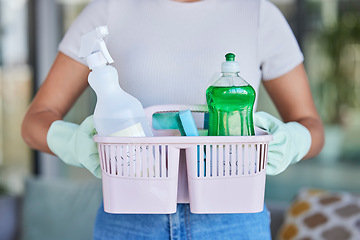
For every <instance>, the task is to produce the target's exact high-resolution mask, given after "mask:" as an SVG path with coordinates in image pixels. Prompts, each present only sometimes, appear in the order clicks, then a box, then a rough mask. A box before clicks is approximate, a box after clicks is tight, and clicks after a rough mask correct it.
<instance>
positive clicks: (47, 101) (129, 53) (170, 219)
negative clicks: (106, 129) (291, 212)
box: [22, 0, 324, 239]
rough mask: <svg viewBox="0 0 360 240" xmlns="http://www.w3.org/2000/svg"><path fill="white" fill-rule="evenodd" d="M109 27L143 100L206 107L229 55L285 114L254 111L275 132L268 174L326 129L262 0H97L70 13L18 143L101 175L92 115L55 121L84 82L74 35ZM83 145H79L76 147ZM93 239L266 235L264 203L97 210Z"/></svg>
mask: <svg viewBox="0 0 360 240" xmlns="http://www.w3.org/2000/svg"><path fill="white" fill-rule="evenodd" d="M101 25H107V26H108V28H109V33H110V35H109V36H108V37H107V39H105V41H106V44H107V46H108V49H109V52H110V53H111V55H112V57H113V58H114V60H115V63H114V64H113V66H114V67H115V68H116V69H117V70H118V72H119V81H120V85H121V86H122V88H123V89H124V90H125V91H127V92H128V93H130V94H131V95H133V96H135V97H136V98H137V99H139V100H140V101H141V102H142V104H143V105H144V107H147V106H150V105H155V104H204V103H205V90H206V88H207V86H208V83H209V79H211V77H212V76H213V74H214V72H216V71H218V69H219V63H220V62H222V61H223V56H224V54H225V53H227V52H234V53H235V54H236V55H237V56H238V61H239V62H240V66H241V68H242V72H241V76H242V77H243V78H244V79H246V81H248V82H249V83H250V84H251V85H252V86H253V87H254V88H255V89H256V91H257V90H258V88H259V84H260V80H261V79H262V80H263V84H264V86H265V88H266V90H267V92H268V93H269V95H270V97H271V98H272V100H273V101H274V103H275V105H276V107H277V109H278V111H279V113H280V115H281V117H282V120H283V122H282V121H280V120H278V119H276V118H274V117H273V116H270V115H269V114H266V113H256V114H255V124H256V125H257V126H258V127H261V128H264V129H266V130H267V131H269V132H270V133H271V134H273V136H274V141H273V142H272V143H271V144H270V146H269V157H268V166H267V174H271V175H275V174H278V173H280V172H282V171H284V170H285V169H286V168H287V167H288V166H289V165H290V164H293V163H296V162H298V161H300V160H301V159H306V158H311V157H314V156H316V155H317V154H318V153H319V152H320V150H321V148H322V145H323V141H324V140H323V138H324V136H323V135H324V133H323V126H322V122H321V120H320V118H319V116H318V113H317V111H316V108H315V106H314V103H313V99H312V96H311V92H310V88H309V83H308V79H307V76H306V73H305V70H304V67H303V64H302V62H303V55H302V53H301V51H300V49H299V46H298V44H297V42H296V39H295V37H294V35H293V33H292V32H291V29H290V27H289V26H288V24H287V22H286V20H285V18H284V17H283V15H282V14H281V13H280V11H279V10H278V9H277V8H276V7H275V6H274V5H273V4H271V3H270V2H268V1H267V0H137V1H134V0H122V1H116V0H97V1H94V2H92V3H90V4H89V5H88V6H87V7H86V8H85V10H84V11H83V12H82V13H81V14H80V16H79V17H78V18H77V19H76V21H75V22H74V23H73V25H72V26H71V27H70V29H69V30H68V32H67V33H66V35H65V37H64V39H63V40H62V42H61V43H60V46H59V54H58V56H57V58H56V60H55V62H54V64H53V66H52V68H51V70H50V72H49V74H48V76H47V78H46V80H45V82H44V83H43V85H42V86H41V88H40V89H39V91H38V93H37V94H36V96H35V98H34V100H33V102H32V104H31V106H30V108H29V110H28V112H27V114H26V116H25V119H24V122H23V128H22V133H23V137H24V139H25V141H26V142H27V143H28V144H29V145H30V146H31V147H33V148H35V149H38V150H40V151H44V152H48V153H53V154H56V155H58V156H59V157H60V158H61V159H62V160H64V161H65V162H66V163H68V164H72V165H77V166H83V167H86V168H87V169H88V170H89V171H90V172H92V173H93V174H94V175H95V176H98V177H99V176H100V172H101V171H100V169H99V160H98V156H97V154H96V153H97V150H96V146H95V144H94V143H93V142H92V135H93V129H94V128H93V122H92V118H91V117H89V118H87V119H86V120H85V121H84V122H83V123H82V124H81V125H80V126H79V125H76V124H72V123H68V122H65V121H62V118H63V117H64V115H65V114H66V113H67V112H68V111H69V109H70V108H71V107H72V105H73V104H74V102H75V101H76V99H77V98H78V97H79V95H80V94H81V93H82V92H83V91H84V90H85V88H86V87H87V86H88V83H87V76H88V74H89V69H88V67H87V66H86V64H85V62H83V60H82V59H79V58H78V52H79V46H80V38H81V36H82V35H83V34H85V33H87V32H89V31H91V30H93V29H95V28H96V27H98V26H101ZM79 149H81V150H79ZM94 237H95V239H169V238H170V239H270V238H271V237H270V230H269V216H268V213H267V210H266V207H265V208H264V211H263V212H261V213H253V214H214V215H206V214H205V215H194V214H191V213H190V212H189V206H188V204H178V211H177V213H175V214H171V215H122V214H117V215H112V214H107V213H105V212H103V208H102V207H100V209H99V213H98V216H97V220H96V224H95V233H94Z"/></svg>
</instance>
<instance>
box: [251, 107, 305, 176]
mask: <svg viewBox="0 0 360 240" xmlns="http://www.w3.org/2000/svg"><path fill="white" fill-rule="evenodd" d="M255 126H257V127H259V128H261V129H263V130H265V131H266V132H268V133H269V134H271V135H273V140H272V141H270V143H269V154H268V164H267V166H266V174H268V175H277V174H279V173H281V172H283V171H285V169H286V168H287V167H288V166H289V165H290V164H294V163H297V162H298V161H300V160H301V159H303V157H304V156H305V155H306V154H307V153H308V152H309V150H310V146H311V135H310V132H309V130H308V129H307V128H306V127H304V126H303V125H301V124H300V123H298V122H288V123H283V122H282V121H280V120H279V119H277V118H275V117H274V116H272V115H270V114H268V113H265V112H256V113H255Z"/></svg>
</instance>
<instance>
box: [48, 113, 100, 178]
mask: <svg viewBox="0 0 360 240" xmlns="http://www.w3.org/2000/svg"><path fill="white" fill-rule="evenodd" d="M95 134H96V131H95V128H94V120H93V116H89V117H87V118H86V119H85V120H84V121H83V122H82V123H81V124H80V125H78V124H75V123H70V122H65V121H62V120H58V121H54V122H53V123H52V124H51V126H50V128H49V131H48V133H47V139H46V140H47V144H48V146H49V148H50V150H51V151H52V152H53V153H54V154H55V155H57V156H58V157H59V158H60V159H61V160H63V161H64V162H65V163H67V164H69V165H73V166H78V167H85V168H87V169H88V170H89V171H90V172H91V173H92V174H94V176H96V177H98V178H101V168H100V161H99V153H98V148H97V145H96V143H95V142H94V141H93V136H94V135H95Z"/></svg>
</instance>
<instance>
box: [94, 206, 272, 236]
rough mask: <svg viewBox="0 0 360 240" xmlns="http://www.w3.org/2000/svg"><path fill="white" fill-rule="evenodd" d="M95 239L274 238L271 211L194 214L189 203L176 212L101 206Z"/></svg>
mask: <svg viewBox="0 0 360 240" xmlns="http://www.w3.org/2000/svg"><path fill="white" fill-rule="evenodd" d="M94 239H95V240H105V239H106V240H108V239H112V240H117V239H126V240H135V239H136V240H145V239H149V240H153V239H157V240H162V239H195V240H202V239H207V240H209V239H222V240H227V239H229V240H230V239H231V240H237V239H239V240H259V239H261V240H267V239H271V233H270V214H269V212H268V210H267V209H266V207H265V206H264V210H263V211H262V212H260V213H246V214H193V213H190V206H189V204H178V206H177V212H176V213H174V214H109V213H105V212H104V210H103V206H101V207H100V209H99V211H98V214H97V218H96V222H95V230H94Z"/></svg>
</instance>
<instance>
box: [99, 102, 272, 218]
mask: <svg viewBox="0 0 360 240" xmlns="http://www.w3.org/2000/svg"><path fill="white" fill-rule="evenodd" d="M186 109H190V110H191V111H192V112H193V113H202V114H203V113H204V112H207V106H206V105H193V106H188V105H159V106H152V107H149V108H146V109H145V111H146V113H147V116H148V119H149V123H150V125H151V126H152V116H153V114H154V113H160V112H177V111H181V110H186ZM202 122H203V118H202ZM198 127H199V126H198ZM199 128H201V127H199ZM199 131H200V132H201V131H202V130H199ZM153 132H154V137H100V136H94V141H95V142H97V143H98V147H99V157H100V165H101V169H102V184H103V200H104V210H105V211H106V212H109V213H142V214H144V213H148V214H164V213H174V212H176V204H177V203H178V202H179V203H190V211H191V212H192V213H251V212H260V211H262V210H263V205H264V193H265V178H266V171H265V170H266V163H267V152H268V144H269V141H271V140H272V136H271V135H268V134H267V133H265V132H263V131H261V130H260V129H256V135H255V136H198V137H182V136H180V132H179V131H178V130H176V129H175V130H174V129H172V130H171V129H169V130H154V129H153ZM184 151H185V155H184V154H180V152H182V153H183V152H184ZM185 156H186V157H185Z"/></svg>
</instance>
